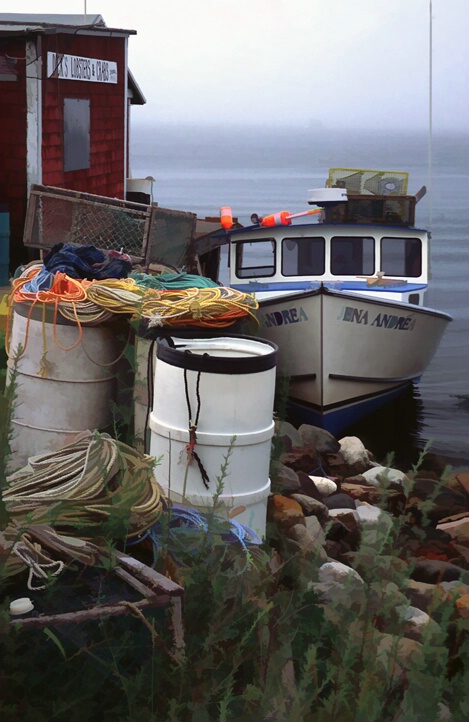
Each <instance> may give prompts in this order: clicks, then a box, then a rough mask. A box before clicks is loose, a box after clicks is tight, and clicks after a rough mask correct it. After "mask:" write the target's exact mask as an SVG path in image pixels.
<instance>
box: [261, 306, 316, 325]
mask: <svg viewBox="0 0 469 722" xmlns="http://www.w3.org/2000/svg"><path fill="white" fill-rule="evenodd" d="M307 320H308V316H307V315H306V312H305V310H304V308H303V307H302V306H300V308H299V309H298V308H286V309H284V310H283V311H273V312H272V313H266V314H265V316H264V326H265V327H266V328H272V326H285V325H286V324H287V323H301V322H302V321H307Z"/></svg>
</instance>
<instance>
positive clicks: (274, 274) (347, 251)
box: [230, 223, 428, 306]
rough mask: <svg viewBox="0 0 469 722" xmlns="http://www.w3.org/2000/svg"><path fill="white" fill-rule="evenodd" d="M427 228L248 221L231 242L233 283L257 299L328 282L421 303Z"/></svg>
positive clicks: (363, 291)
mask: <svg viewBox="0 0 469 722" xmlns="http://www.w3.org/2000/svg"><path fill="white" fill-rule="evenodd" d="M427 243H428V240H427V232H426V231H422V230H417V229H411V228H405V229H398V228H389V227H387V226H373V225H366V226H364V225H353V226H352V225H349V224H343V225H342V224H340V225H339V224H329V223H308V224H298V225H291V226H286V227H282V226H280V227H275V228H259V227H250V228H245V229H243V230H242V231H236V232H234V233H233V234H232V236H231V244H230V276H231V279H230V285H231V286H233V287H234V288H237V289H239V290H242V291H246V292H249V291H253V292H255V293H256V296H257V297H258V298H259V299H263V298H269V297H272V296H276V295H278V294H279V293H282V292H284V293H292V292H294V291H298V292H302V291H305V290H308V289H310V288H314V287H317V285H318V284H320V283H324V284H327V285H328V286H330V285H332V286H334V287H335V288H337V289H340V290H347V291H353V292H356V293H359V294H366V295H367V296H370V295H376V296H377V297H380V298H389V299H394V300H397V301H402V302H405V303H411V304H415V305H418V306H422V305H424V292H425V289H426V287H427V279H428V262H427Z"/></svg>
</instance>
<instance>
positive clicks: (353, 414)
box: [288, 384, 410, 436]
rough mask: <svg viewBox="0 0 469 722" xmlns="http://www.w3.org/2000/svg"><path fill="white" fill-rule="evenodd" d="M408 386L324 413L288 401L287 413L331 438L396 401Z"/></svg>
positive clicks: (299, 403)
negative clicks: (324, 432)
mask: <svg viewBox="0 0 469 722" xmlns="http://www.w3.org/2000/svg"><path fill="white" fill-rule="evenodd" d="M409 385H410V384H403V385H402V386H398V387H397V388H395V389H392V391H388V392H386V393H383V394H379V395H378V396H373V398H371V399H370V398H368V399H362V400H360V401H356V402H355V403H354V402H353V401H351V402H350V403H347V405H344V406H341V407H339V408H337V409H332V410H331V411H326V412H321V411H319V410H318V409H314V408H312V407H309V406H305V405H303V404H302V403H301V402H299V401H291V400H289V401H288V411H289V412H290V413H292V414H293V415H294V416H295V417H296V418H297V419H298V420H299V421H301V422H302V423H304V424H312V425H313V426H319V427H320V428H322V429H325V430H326V431H329V433H331V434H332V435H333V436H337V435H338V434H340V433H341V432H342V431H343V430H344V429H346V428H347V427H349V426H351V425H352V424H355V423H356V422H357V421H360V419H362V418H363V417H365V416H367V415H368V414H371V413H373V411H376V410H377V409H379V408H381V407H382V406H385V405H386V404H388V403H389V402H391V401H393V400H394V399H396V398H397V397H398V396H400V395H401V394H402V393H403V392H404V391H405V390H406V389H407V388H408V387H409Z"/></svg>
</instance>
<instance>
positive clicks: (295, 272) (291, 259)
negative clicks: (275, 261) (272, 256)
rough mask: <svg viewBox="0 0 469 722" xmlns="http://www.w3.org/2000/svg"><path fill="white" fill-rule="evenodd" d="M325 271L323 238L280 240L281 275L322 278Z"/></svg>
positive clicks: (324, 242) (324, 240)
mask: <svg viewBox="0 0 469 722" xmlns="http://www.w3.org/2000/svg"><path fill="white" fill-rule="evenodd" d="M325 270H326V239H325V238H323V237H322V236H316V237H311V238H308V237H302V238H284V239H283V240H282V275H284V276H322V275H323V274H324V271H325Z"/></svg>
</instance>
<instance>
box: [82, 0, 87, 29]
mask: <svg viewBox="0 0 469 722" xmlns="http://www.w3.org/2000/svg"><path fill="white" fill-rule="evenodd" d="M83 2H84V8H83V21H84V24H85V25H86V24H87V22H86V15H87V13H86V0H83Z"/></svg>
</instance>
